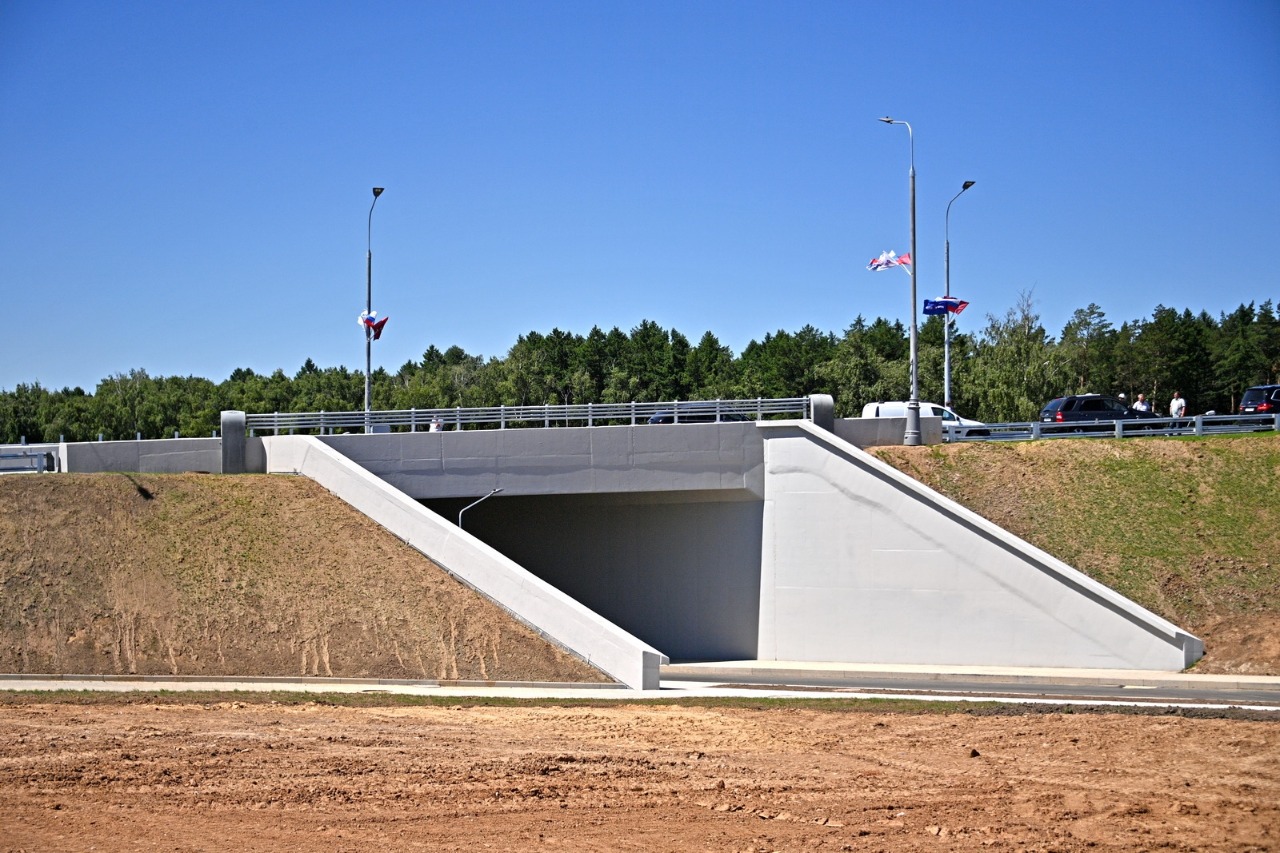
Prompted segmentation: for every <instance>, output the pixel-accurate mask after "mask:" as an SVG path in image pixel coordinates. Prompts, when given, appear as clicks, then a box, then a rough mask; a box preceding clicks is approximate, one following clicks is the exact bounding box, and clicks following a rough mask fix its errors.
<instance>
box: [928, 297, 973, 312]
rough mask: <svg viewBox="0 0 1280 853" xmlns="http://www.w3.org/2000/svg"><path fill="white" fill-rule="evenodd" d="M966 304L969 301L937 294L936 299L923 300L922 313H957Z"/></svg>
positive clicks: (966, 305) (967, 304)
mask: <svg viewBox="0 0 1280 853" xmlns="http://www.w3.org/2000/svg"><path fill="white" fill-rule="evenodd" d="M968 306H969V303H968V302H965V301H964V300H963V299H958V298H956V297H954V296H939V297H938V298H937V299H926V300H925V301H924V313H926V314H948V313H950V314H959V313H960V312H961V311H963V310H964V309H965V308H967V307H968Z"/></svg>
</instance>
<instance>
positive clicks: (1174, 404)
mask: <svg viewBox="0 0 1280 853" xmlns="http://www.w3.org/2000/svg"><path fill="white" fill-rule="evenodd" d="M1186 411H1187V401H1186V400H1184V399H1182V395H1181V394H1179V393H1178V392H1177V391H1174V392H1173V399H1172V400H1170V401H1169V417H1171V418H1180V417H1182V416H1183V415H1184V414H1185V413H1186Z"/></svg>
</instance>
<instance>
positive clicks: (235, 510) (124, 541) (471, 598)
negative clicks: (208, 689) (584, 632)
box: [0, 474, 608, 682]
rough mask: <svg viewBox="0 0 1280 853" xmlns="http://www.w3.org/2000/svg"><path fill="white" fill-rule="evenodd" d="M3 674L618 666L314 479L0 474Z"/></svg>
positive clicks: (581, 672) (525, 673)
mask: <svg viewBox="0 0 1280 853" xmlns="http://www.w3.org/2000/svg"><path fill="white" fill-rule="evenodd" d="M0 672H39V673H137V674H143V675H146V674H177V675H275V676H298V675H321V676H340V677H341V676H346V677H366V678H368V677H376V678H425V679H434V678H439V679H485V680H520V681H573V682H582V681H606V680H608V679H607V678H606V677H605V676H604V675H602V674H601V673H599V672H598V671H597V670H595V669H594V668H593V667H590V666H588V665H587V664H585V663H584V662H582V661H580V660H578V659H577V658H575V657H573V656H572V655H569V654H567V653H565V652H563V651H562V650H560V649H558V648H557V647H555V646H553V645H552V644H550V643H548V642H547V641H546V640H544V639H542V638H540V637H539V636H538V635H536V634H535V633H534V632H533V631H532V630H530V629H529V628H527V627H526V626H524V625H523V624H521V623H519V622H518V621H517V620H515V619H514V618H512V617H511V616H510V614H508V613H507V612H506V611H504V610H502V609H501V608H499V607H497V606H496V605H494V604H493V603H492V602H490V601H488V600H487V599H485V598H483V597H481V596H479V595H478V594H476V593H475V592H474V591H473V590H471V589H470V588H468V587H466V586H464V585H463V584H461V583H459V582H458V581H457V580H455V579H454V578H452V577H451V576H449V575H448V574H447V573H445V572H444V571H443V570H441V569H440V568H439V567H438V566H436V565H435V564H433V563H432V562H431V561H430V560H428V559H426V558H425V557H423V556H422V555H421V554H420V553H418V552H417V551H414V550H413V549H412V548H410V547H408V546H407V545H405V544H404V543H403V542H401V541H399V540H398V539H396V538H395V537H393V536H391V535H390V534H388V533H387V532H386V531H385V530H383V529H382V528H381V527H379V526H377V525H376V524H374V523H373V522H372V521H370V520H369V519H368V518H366V517H365V516H363V515H361V514H360V513H358V512H356V511H355V510H353V509H351V508H350V507H349V506H347V505H346V504H345V503H343V502H342V501H340V500H338V499H337V498H335V497H333V496H332V495H330V494H329V493H328V492H327V491H325V490H324V489H323V488H321V487H320V486H318V485H316V484H315V483H314V482H312V481H310V480H307V479H305V478H301V477H284V476H240V477H221V476H210V475H197V474H190V475H147V474H94V475H87V474H86V475H76V474H63V475H39V476H34V475H18V476H7V477H0Z"/></svg>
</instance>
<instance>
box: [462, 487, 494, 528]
mask: <svg viewBox="0 0 1280 853" xmlns="http://www.w3.org/2000/svg"><path fill="white" fill-rule="evenodd" d="M500 491H502V489H494V490H493V491H491V492H489V494H487V495H485V496H484V497H482V498H481V499H480V500H478V501H473V502H472V503H469V504H467V505H466V506H464V507H463V508H462V509H460V510H458V529H459V530H461V529H462V514H463V513H464V512H466V511H467V510H469V509H471V508H472V507H473V506H475V505H476V504H480V503H484V502H485V501H487V500H489V498H491V497H493V496H494V495H496V494H497V493H498V492H500Z"/></svg>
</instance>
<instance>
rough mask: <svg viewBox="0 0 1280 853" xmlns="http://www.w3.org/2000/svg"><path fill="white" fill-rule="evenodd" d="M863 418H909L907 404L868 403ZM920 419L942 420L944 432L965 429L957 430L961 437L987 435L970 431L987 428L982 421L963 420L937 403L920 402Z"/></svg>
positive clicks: (983, 431)
mask: <svg viewBox="0 0 1280 853" xmlns="http://www.w3.org/2000/svg"><path fill="white" fill-rule="evenodd" d="M862 416H863V417H864V418H905V417H906V416H907V404H906V402H904V401H902V400H892V401H890V402H887V403H867V404H866V405H865V406H863V407H862ZM920 417H922V418H942V429H943V431H944V432H945V431H946V430H947V429H948V427H963V429H959V430H957V431H958V432H959V433H960V434H961V435H974V436H978V435H987V431H986V430H985V429H980V430H971V429H969V427H985V426H986V424H984V423H983V422H982V421H975V420H972V419H970V418H962V417H960V416H959V415H957V414H956V413H955V412H953V411H951V410H950V409H948V408H947V407H946V406H939V405H938V404H937V403H926V402H924V401H923V400H922V401H921V402H920Z"/></svg>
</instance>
